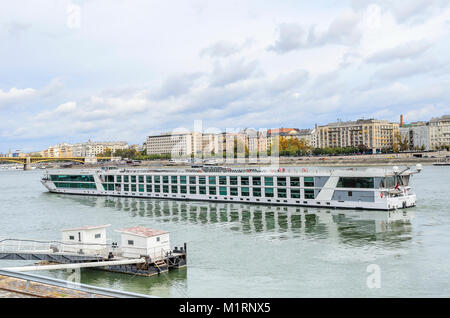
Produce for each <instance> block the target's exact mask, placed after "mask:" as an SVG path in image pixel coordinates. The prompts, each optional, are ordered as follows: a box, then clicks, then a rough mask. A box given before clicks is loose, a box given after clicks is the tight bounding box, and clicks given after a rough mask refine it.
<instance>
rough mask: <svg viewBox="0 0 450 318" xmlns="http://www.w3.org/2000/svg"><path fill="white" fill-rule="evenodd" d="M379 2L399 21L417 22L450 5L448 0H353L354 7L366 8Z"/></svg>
mask: <svg viewBox="0 0 450 318" xmlns="http://www.w3.org/2000/svg"><path fill="white" fill-rule="evenodd" d="M373 4H377V5H379V6H380V7H381V8H382V9H383V10H384V11H388V12H391V13H392V15H393V16H394V17H395V19H396V21H397V22H398V23H406V24H416V23H423V22H424V21H425V20H428V19H429V18H431V17H432V16H433V14H435V13H436V12H437V11H439V10H443V9H444V8H446V7H447V6H448V5H449V2H448V0H408V1H404V0H377V1H374V0H352V7H353V8H354V9H356V10H364V9H366V8H367V7H369V6H371V5H373Z"/></svg>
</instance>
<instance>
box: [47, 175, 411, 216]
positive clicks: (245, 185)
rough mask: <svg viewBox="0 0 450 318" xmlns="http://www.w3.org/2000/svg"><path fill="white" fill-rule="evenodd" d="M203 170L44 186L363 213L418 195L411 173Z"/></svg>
mask: <svg viewBox="0 0 450 318" xmlns="http://www.w3.org/2000/svg"><path fill="white" fill-rule="evenodd" d="M204 169H205V170H202V169H196V170H194V169H192V170H186V171H179V170H153V171H150V170H147V171H145V170H114V171H111V170H110V171H102V170H60V171H48V172H47V173H48V175H47V176H46V177H44V178H43V180H42V183H43V185H44V186H45V187H46V188H47V189H48V190H49V191H50V192H53V193H62V194H77V195H97V196H115V197H137V198H156V199H158V198H159V199H174V200H195V201H215V202H242V203H254V204H269V205H292V206H311V207H330V208H346V209H367V210H394V209H401V208H409V207H414V206H415V205H416V195H415V193H413V192H412V191H411V187H410V186H409V177H410V175H411V174H412V173H413V172H409V173H406V174H405V173H404V174H401V175H398V176H397V175H395V174H392V172H389V171H386V170H384V169H378V170H377V169H367V170H353V169H351V170H307V169H302V170H301V171H299V170H295V169H288V170H287V171H281V169H280V170H276V171H257V172H254V171H249V170H239V171H237V170H234V171H233V170H231V169H227V170H225V171H220V172H214V171H213V172H211V171H208V169H206V168H204ZM283 170H284V169H283ZM414 173H416V172H414ZM389 178H391V179H392V180H394V181H392V180H390V179H389ZM78 179H80V180H82V181H80V180H78ZM222 179H223V180H222ZM68 180H78V181H68ZM395 180H399V181H400V183H402V184H401V185H400V184H399V183H398V182H399V181H397V183H396V184H395V185H394V184H393V183H392V182H395ZM213 181H214V183H213V184H211V182H213ZM221 182H222V183H221ZM346 183H347V184H346ZM389 183H391V184H390V185H389ZM349 186H352V187H349ZM388 186H389V187H388ZM77 187H78V188H77Z"/></svg>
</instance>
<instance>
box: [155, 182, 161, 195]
mask: <svg viewBox="0 0 450 318" xmlns="http://www.w3.org/2000/svg"><path fill="white" fill-rule="evenodd" d="M155 192H158V193H159V192H161V186H160V185H159V184H158V185H155Z"/></svg>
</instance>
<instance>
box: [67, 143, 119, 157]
mask: <svg viewBox="0 0 450 318" xmlns="http://www.w3.org/2000/svg"><path fill="white" fill-rule="evenodd" d="M107 149H109V150H111V152H112V153H114V152H115V151H117V150H124V149H128V143H127V142H125V141H91V140H89V141H88V142H84V143H78V144H74V145H73V146H72V155H73V156H74V157H95V156H98V155H100V154H103V153H104V152H105V151H106V150H107Z"/></svg>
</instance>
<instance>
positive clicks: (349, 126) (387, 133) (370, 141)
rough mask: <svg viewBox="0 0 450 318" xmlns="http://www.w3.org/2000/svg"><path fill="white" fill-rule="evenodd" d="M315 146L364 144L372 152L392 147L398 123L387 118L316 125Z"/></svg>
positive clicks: (397, 131) (397, 130)
mask: <svg viewBox="0 0 450 318" xmlns="http://www.w3.org/2000/svg"><path fill="white" fill-rule="evenodd" d="M316 131H317V139H316V142H317V147H318V148H325V147H331V148H334V147H358V146H359V145H365V146H366V147H367V148H368V149H371V150H372V151H373V152H374V153H375V152H377V151H380V150H382V149H390V148H392V146H393V144H394V141H395V136H396V135H397V134H398V133H399V124H398V123H391V122H389V121H387V120H375V119H359V120H357V121H347V122H336V123H331V124H328V125H325V126H317V127H316Z"/></svg>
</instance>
